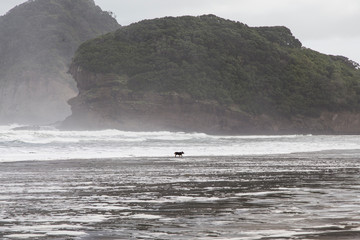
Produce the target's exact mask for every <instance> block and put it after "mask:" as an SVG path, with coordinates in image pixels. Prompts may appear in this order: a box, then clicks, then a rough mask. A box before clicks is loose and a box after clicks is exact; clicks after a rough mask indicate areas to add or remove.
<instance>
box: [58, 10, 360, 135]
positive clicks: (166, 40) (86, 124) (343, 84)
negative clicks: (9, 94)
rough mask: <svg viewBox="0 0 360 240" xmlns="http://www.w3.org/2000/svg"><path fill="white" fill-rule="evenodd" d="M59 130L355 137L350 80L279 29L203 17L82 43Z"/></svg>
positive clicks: (358, 106) (359, 102)
mask: <svg viewBox="0 0 360 240" xmlns="http://www.w3.org/2000/svg"><path fill="white" fill-rule="evenodd" d="M70 73H71V74H72V75H73V77H74V79H75V80H76V82H77V86H78V89H79V94H78V96H77V97H75V98H73V99H71V100H70V101H69V103H70V105H71V107H72V115H71V116H70V117H69V118H67V119H66V120H65V121H64V123H63V126H64V127H68V128H70V127H73V128H85V129H89V128H90V129H94V128H95V129H99V128H118V129H123V130H146V131H148V130H171V131H196V132H206V133H212V134H290V133H305V134H307V133H317V134H320V133H322V134H338V133H339V134H340V133H346V134H355V133H360V123H359V117H360V114H359V113H360V72H359V70H358V64H357V63H354V62H352V61H350V60H348V59H347V58H344V57H335V56H328V55H324V54H320V53H317V52H314V51H312V50H310V49H306V48H302V47H301V43H300V42H299V40H297V39H296V38H295V37H293V36H292V34H291V32H290V30H288V29H287V28H284V27H274V28H249V27H247V26H246V25H244V24H241V23H235V22H232V21H228V20H224V19H221V18H218V17H216V16H213V15H208V16H201V17H196V18H195V17H180V18H164V19H155V20H148V21H144V22H140V23H137V24H133V25H130V26H128V27H124V28H121V29H119V30H118V31H116V32H113V33H110V34H107V35H104V36H101V37H99V38H97V39H94V40H91V41H88V42H86V43H84V44H82V45H81V46H80V48H79V49H78V51H77V52H76V54H75V58H74V61H73V63H72V65H71V68H70Z"/></svg>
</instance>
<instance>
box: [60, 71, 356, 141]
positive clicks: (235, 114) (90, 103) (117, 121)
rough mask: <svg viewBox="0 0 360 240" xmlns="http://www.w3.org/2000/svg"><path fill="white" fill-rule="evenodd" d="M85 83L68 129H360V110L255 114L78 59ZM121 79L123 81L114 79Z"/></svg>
mask: <svg viewBox="0 0 360 240" xmlns="http://www.w3.org/2000/svg"><path fill="white" fill-rule="evenodd" d="M70 72H71V74H72V75H73V76H74V77H75V79H76V81H77V83H78V87H79V88H80V89H81V90H80V93H79V95H78V96H77V97H76V98H73V99H71V100H70V105H71V106H72V112H73V114H72V115H71V116H70V117H68V118H67V119H66V120H65V121H64V122H63V125H62V126H63V128H67V129H72V128H75V129H83V130H84V129H106V128H116V129H122V130H129V131H161V130H168V131H185V132H205V133H209V134H229V135H233V134H310V133H311V134H360V113H354V112H349V111H338V112H329V111H323V112H321V113H320V115H319V116H317V117H306V116H292V117H281V116H271V115H267V114H260V115H256V114H249V113H246V112H243V111H241V110H240V109H239V108H238V107H237V106H236V105H232V106H227V107H224V106H223V105H220V104H218V103H217V102H214V101H200V100H196V99H194V98H192V97H191V96H190V95H188V94H186V93H183V94H179V93H176V92H171V93H154V92H142V93H139V92H134V91H131V90H130V89H128V88H127V87H126V82H125V81H126V80H124V79H121V78H120V77H119V76H118V75H115V74H100V73H97V74H95V73H92V72H88V71H85V70H83V69H81V67H78V66H75V65H73V66H72V68H71V70H70ZM114 81H117V84H114Z"/></svg>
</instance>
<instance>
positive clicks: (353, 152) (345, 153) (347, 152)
mask: <svg viewBox="0 0 360 240" xmlns="http://www.w3.org/2000/svg"><path fill="white" fill-rule="evenodd" d="M339 154H341V155H342V157H357V156H358V155H359V154H360V149H333V150H322V151H312V152H294V153H274V154H253V155H249V154H246V155H245V154H244V155H241V154H239V155H203V156H199V155H195V156H185V155H184V156H183V157H176V158H175V157H174V156H173V155H169V156H136V157H130V156H129V157H115V158H114V157H108V158H106V157H105V158H71V159H46V160H37V159H32V160H14V161H7V160H0V164H6V163H29V162H78V161H137V160H138V161H142V160H144V159H147V160H156V159H159V160H161V159H162V160H164V159H167V160H169V161H171V160H172V161H180V160H182V161H186V160H187V159H204V158H208V159H214V158H238V159H243V158H247V159H248V158H254V159H258V158H267V157H269V158H276V157H278V158H280V159H281V158H309V157H319V156H321V157H325V156H327V157H330V156H335V155H339Z"/></svg>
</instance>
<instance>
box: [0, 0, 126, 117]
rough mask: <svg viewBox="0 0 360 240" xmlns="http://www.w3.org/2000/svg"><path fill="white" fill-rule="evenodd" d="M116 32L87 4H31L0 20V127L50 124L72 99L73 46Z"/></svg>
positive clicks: (84, 0) (38, 0)
mask: <svg viewBox="0 0 360 240" xmlns="http://www.w3.org/2000/svg"><path fill="white" fill-rule="evenodd" d="M117 28H119V25H118V23H117V22H116V20H115V19H114V18H113V17H112V16H111V14H109V13H107V12H104V11H102V10H101V9H100V8H99V7H98V6H96V5H95V3H94V1H93V0H76V1H72V0H51V1H50V0H31V1H28V2H26V3H23V4H21V5H19V6H17V7H15V8H13V9H12V10H10V11H9V12H8V13H7V14H6V15H4V16H1V17H0V54H1V60H0V123H2V124H4V123H11V122H18V123H31V124H41V123H51V122H54V121H59V120H63V119H64V118H65V117H67V116H68V115H70V113H71V111H70V106H69V105H68V104H67V100H69V99H70V98H72V97H74V96H76V95H77V93H78V90H77V88H76V83H75V81H74V80H73V78H72V77H71V75H70V74H68V69H69V65H70V63H71V58H72V56H73V55H74V52H75V50H76V49H77V48H78V46H79V45H80V44H81V43H82V42H84V41H86V40H88V39H91V38H94V37H96V36H100V35H102V34H105V33H107V32H110V31H114V30H116V29H117Z"/></svg>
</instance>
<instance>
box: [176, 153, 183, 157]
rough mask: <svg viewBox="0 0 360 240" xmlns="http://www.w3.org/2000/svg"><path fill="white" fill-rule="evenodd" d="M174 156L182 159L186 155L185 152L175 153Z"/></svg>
mask: <svg viewBox="0 0 360 240" xmlns="http://www.w3.org/2000/svg"><path fill="white" fill-rule="evenodd" d="M174 154H175V157H176V156H179V157H182V155H183V154H184V152H175V153H174Z"/></svg>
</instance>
